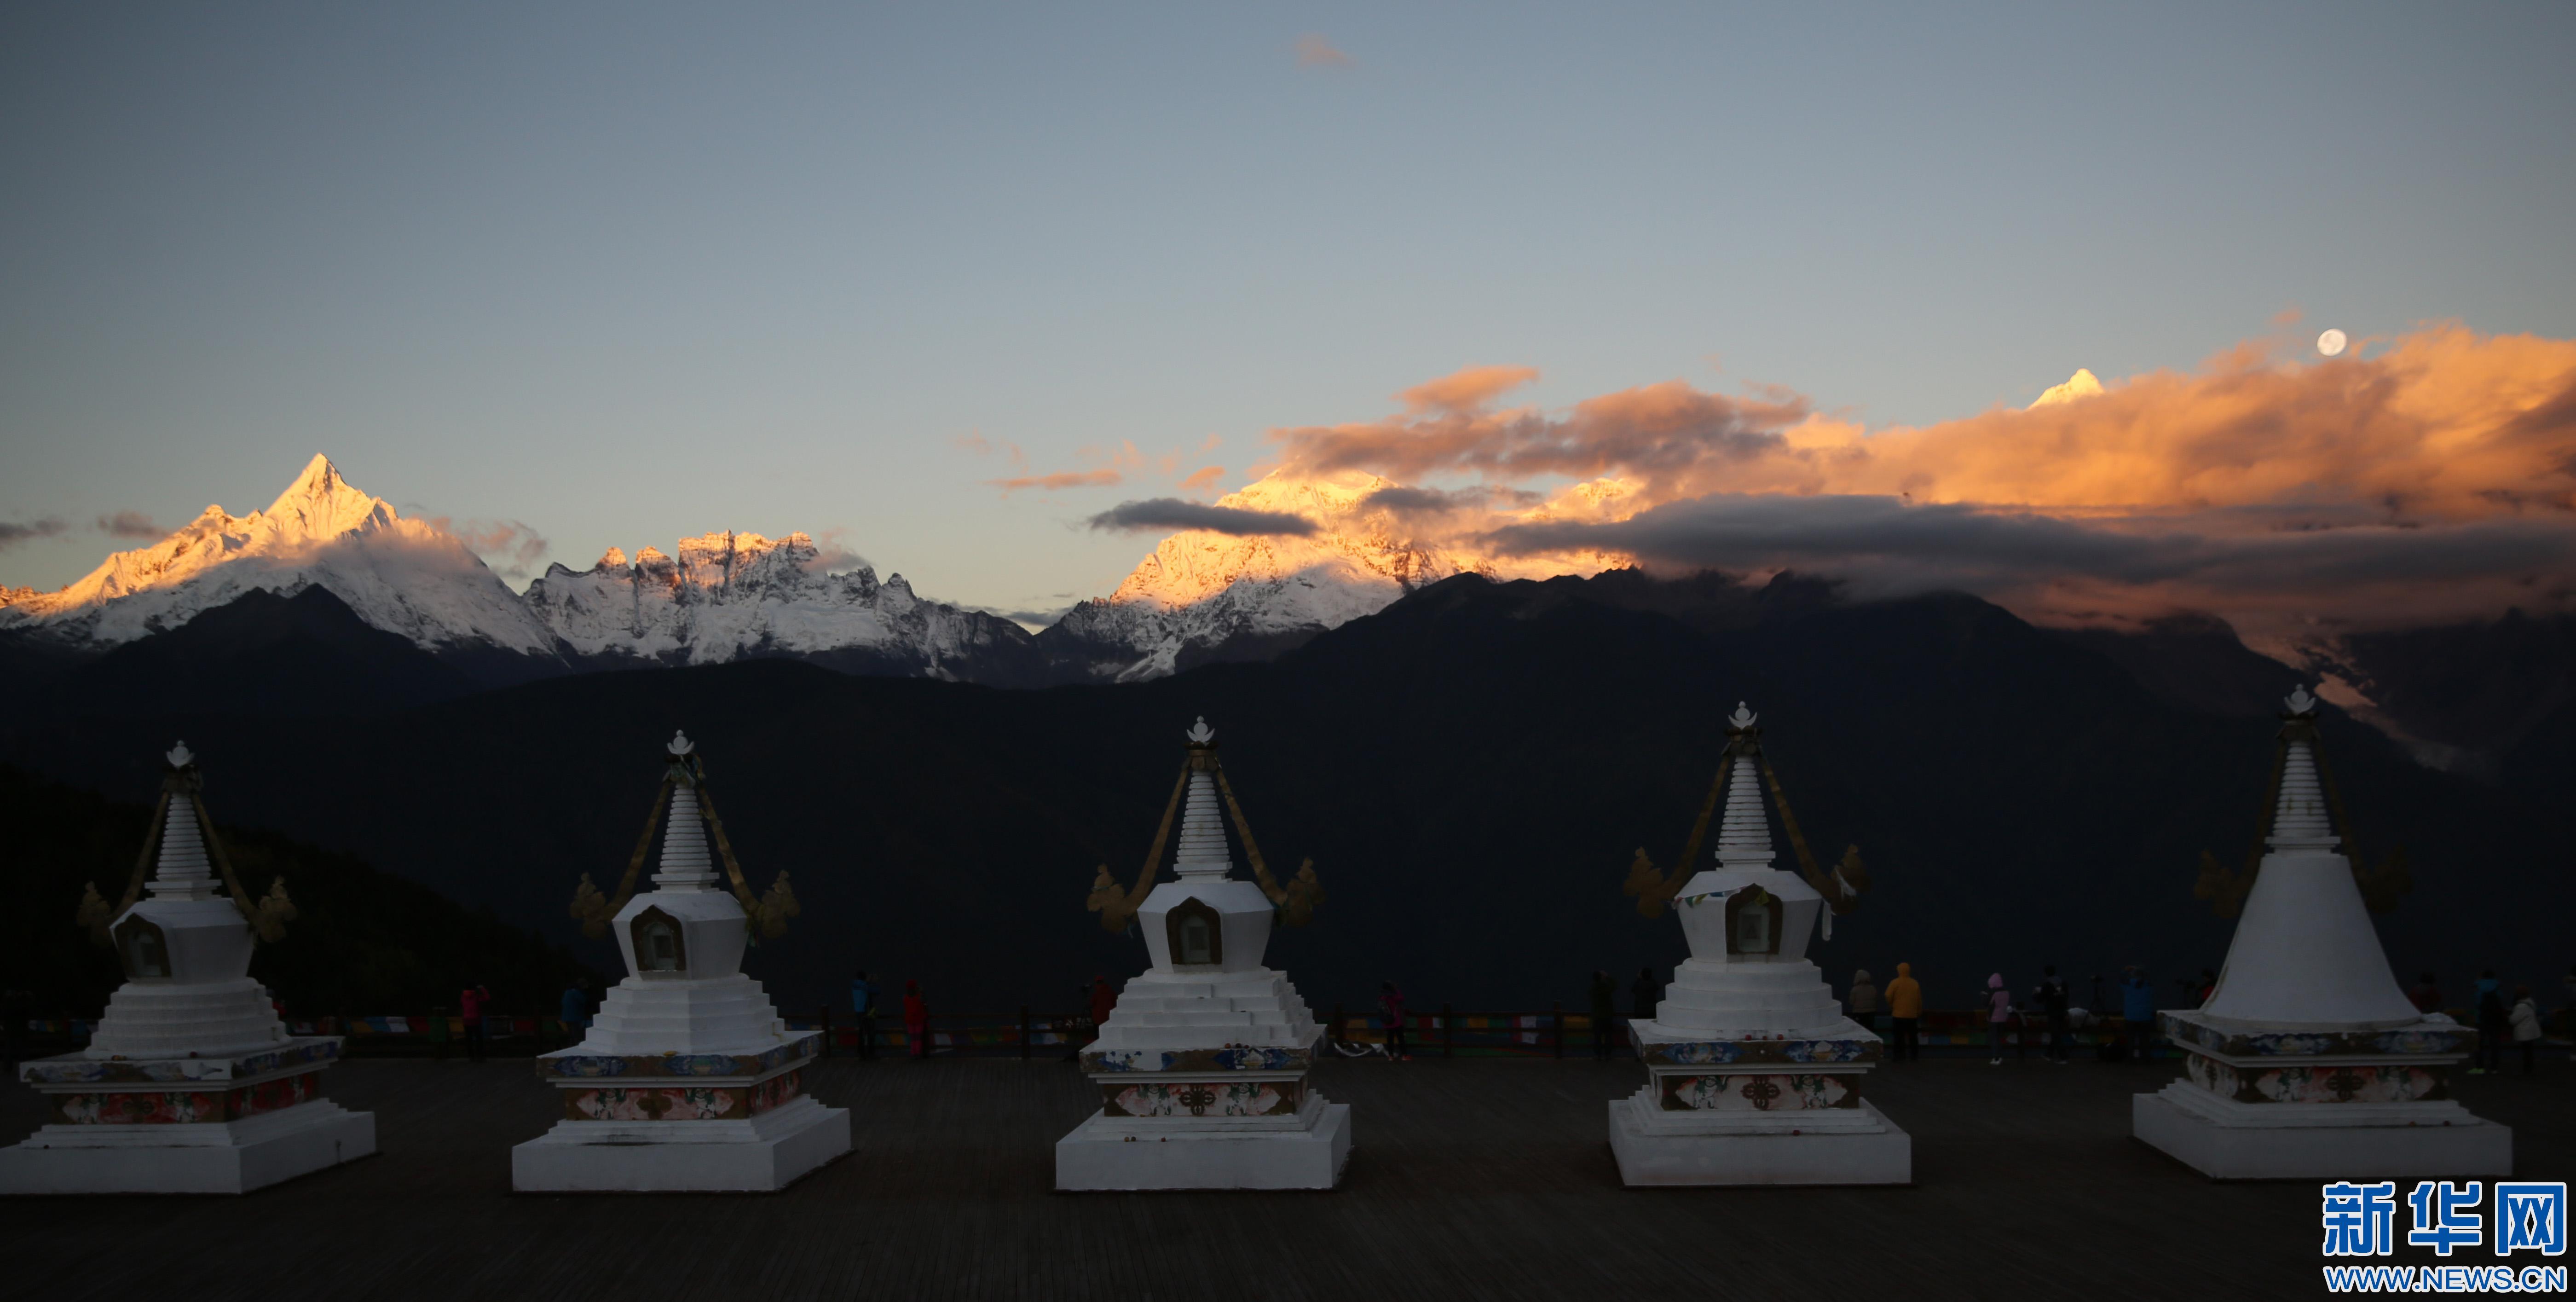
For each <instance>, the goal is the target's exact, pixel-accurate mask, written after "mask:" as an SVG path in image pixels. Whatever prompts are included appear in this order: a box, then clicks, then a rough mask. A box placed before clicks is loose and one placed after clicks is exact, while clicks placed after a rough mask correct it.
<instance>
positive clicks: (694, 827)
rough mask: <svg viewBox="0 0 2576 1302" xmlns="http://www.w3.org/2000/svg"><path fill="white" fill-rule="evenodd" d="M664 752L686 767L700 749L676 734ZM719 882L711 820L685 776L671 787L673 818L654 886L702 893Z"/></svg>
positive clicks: (664, 835) (694, 786)
mask: <svg viewBox="0 0 2576 1302" xmlns="http://www.w3.org/2000/svg"><path fill="white" fill-rule="evenodd" d="M663 749H665V750H667V751H669V752H670V753H671V762H672V763H673V764H686V763H687V762H688V757H689V754H690V753H691V752H692V751H695V750H696V749H697V746H696V744H695V743H693V742H691V741H690V740H689V734H687V733H685V732H675V733H673V734H671V744H670V745H668V746H666V747H664V748H663ZM715 880H716V866H715V860H714V859H713V858H712V857H710V856H709V855H708V854H707V820H706V816H705V815H704V814H702V813H700V812H699V811H698V787H697V784H696V783H694V782H690V781H688V780H686V778H685V777H684V778H683V779H682V780H681V781H678V782H675V783H673V784H672V785H671V819H670V822H669V823H667V824H665V825H664V828H663V832H662V862H661V865H660V866H659V867H657V868H656V869H655V870H654V872H653V884H654V885H655V886H660V887H671V888H676V889H679V890H702V889H704V888H706V887H707V886H709V885H711V884H713V883H714V881H715Z"/></svg>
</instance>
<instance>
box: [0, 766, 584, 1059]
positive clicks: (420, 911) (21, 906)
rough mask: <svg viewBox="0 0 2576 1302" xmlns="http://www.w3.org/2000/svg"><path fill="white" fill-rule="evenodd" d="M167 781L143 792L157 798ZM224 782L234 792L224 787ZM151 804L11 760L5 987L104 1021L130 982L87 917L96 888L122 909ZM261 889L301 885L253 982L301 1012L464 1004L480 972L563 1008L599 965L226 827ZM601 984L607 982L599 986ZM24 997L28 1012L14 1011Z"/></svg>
mask: <svg viewBox="0 0 2576 1302" xmlns="http://www.w3.org/2000/svg"><path fill="white" fill-rule="evenodd" d="M158 789H159V784H158V782H157V781H156V782H154V783H153V784H152V785H150V786H147V787H144V788H142V789H141V790H142V794H144V795H145V796H152V795H154V794H155V793H156V792H157V791H158ZM218 790H220V788H218ZM151 816H152V806H151V805H150V804H149V803H145V802H143V801H124V800H110V799H107V798H105V797H103V796H99V795H96V794H94V793H91V792H87V791H80V790H75V789H73V788H70V787H67V786H64V785H62V784H60V783H56V782H49V781H46V780H44V779H42V778H38V777H36V776H34V775H32V774H29V773H27V772H25V771H23V770H20V769H16V768H11V767H8V766H6V765H0V827H6V828H8V829H9V835H8V836H7V837H5V838H0V988H5V989H7V990H11V991H17V992H19V993H20V994H21V995H22V996H24V997H25V1001H24V1002H25V1007H26V1008H27V1009H28V1010H29V1011H31V1012H34V1013H38V1014H41V1015H47V1016H52V1015H58V1014H61V1013H65V1012H74V1013H80V1014H84V1015H91V1016H94V1015H96V1014H97V1013H98V1011H99V1010H100V1009H101V1008H102V1007H103V1006H105V1004H106V1002H107V996H108V993H109V992H110V991H112V990H114V989H115V988H116V986H117V985H118V984H119V983H120V982H122V981H123V980H124V976H123V973H122V972H121V971H120V970H119V969H118V967H117V963H116V958H115V956H114V955H113V954H112V953H110V952H109V951H108V949H107V948H106V947H104V946H101V945H99V944H97V943H95V942H94V941H92V940H91V938H90V936H89V933H88V932H86V931H84V930H82V929H81V928H79V927H76V926H74V925H73V923H72V920H73V916H74V914H75V912H76V911H77V909H78V907H79V905H80V900H81V892H82V889H83V888H84V887H87V886H95V887H97V889H98V893H99V897H100V898H101V899H103V900H106V901H108V902H109V903H110V904H113V903H114V902H115V901H117V900H118V899H120V898H122V897H123V895H124V893H125V888H126V884H127V882H129V881H130V880H131V879H132V875H133V872H134V861H135V856H136V855H137V854H138V853H139V852H140V851H141V850H142V848H143V841H144V834H145V832H146V831H147V830H148V825H149V823H150V822H151ZM221 828H222V834H223V837H224V844H225V846H226V847H227V849H228V851H229V853H230V854H231V856H232V860H233V864H234V867H235V868H236V869H237V870H238V871H239V872H240V874H241V878H242V887H243V889H244V890H246V891H248V892H249V893H250V894H251V895H252V896H254V897H256V896H259V895H262V894H265V893H266V892H267V890H268V888H269V883H270V882H271V881H272V880H273V879H275V878H278V877H281V876H282V877H284V878H285V879H286V889H287V893H288V894H289V895H290V896H291V897H292V898H293V899H294V901H295V904H296V908H297V910H298V913H299V915H300V916H298V917H297V919H296V920H295V921H293V922H291V923H288V924H287V928H286V935H285V938H284V939H282V940H279V941H277V942H275V943H266V944H262V945H260V946H259V947H258V948H257V949H256V950H254V951H253V953H252V957H251V969H250V970H251V975H252V976H254V977H257V978H258V979H259V980H260V981H261V982H263V983H264V984H266V985H267V986H268V988H269V989H271V990H273V991H275V992H277V995H278V997H279V998H280V999H282V1000H284V1001H285V1003H286V1007H287V1011H288V1013H289V1014H290V1015H292V1016H296V1017H312V1016H318V1015H323V1014H340V1013H405V1014H410V1013H425V1012H428V1011H429V1010H430V1009H432V1008H434V1007H439V1006H445V1007H448V1008H454V1007H455V1006H456V997H457V994H458V992H459V991H460V990H461V989H462V988H463V986H464V983H465V982H467V981H475V982H479V983H481V984H484V985H488V986H490V987H491V989H492V993H493V995H494V997H495V998H496V999H497V1000H499V1003H500V1007H502V1008H504V1009H507V1010H511V1011H514V1012H517V1011H524V1012H530V1013H535V1012H551V1011H552V1010H553V1009H554V1008H555V1006H556V996H557V995H558V993H559V992H561V991H562V989H563V987H564V985H565V983H566V982H568V981H569V980H571V978H572V977H573V976H574V975H576V974H581V973H584V972H586V971H587V969H584V968H583V967H582V966H581V965H580V964H579V963H578V961H576V960H575V959H574V958H573V956H572V955H571V954H570V953H569V952H568V951H566V950H565V949H564V948H563V947H562V946H561V945H557V944H552V943H549V942H547V941H546V940H544V939H542V938H541V937H539V936H537V935H536V934H535V933H534V932H533V931H531V930H529V929H527V928H524V927H519V926H513V925H510V924H507V923H504V922H502V921H501V920H500V919H499V918H497V917H495V916H494V915H493V914H492V912H491V910H489V909H468V908H466V907H464V906H462V905H459V904H457V903H456V902H455V901H453V900H450V899H447V898H445V897H443V896H441V895H440V894H439V893H437V892H436V891H433V890H431V889H429V888H428V887H426V886H423V885H421V884H420V883H418V882H414V881H407V880H405V879H403V878H400V877H396V876H394V875H392V874H390V873H386V872H383V871H380V870H378V869H376V868H373V867H370V866H368V865H367V864H366V863H364V862H362V861H360V860H358V859H356V858H355V857H353V856H351V855H347V854H341V853H335V852H331V851H326V850H319V849H316V848H314V847H313V846H310V845H306V844H303V843H302V842H299V841H295V840H292V839H290V838H287V837H284V836H280V835H278V834H277V833H274V832H270V831H264V830H261V829H256V828H243V827H239V826H235V825H231V824H229V823H226V824H221ZM599 981H600V978H599V977H597V976H593V988H594V989H596V988H597V987H598V984H599ZM13 1006H14V1005H13Z"/></svg>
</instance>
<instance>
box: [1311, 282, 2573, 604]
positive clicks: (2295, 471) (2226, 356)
mask: <svg viewBox="0 0 2576 1302" xmlns="http://www.w3.org/2000/svg"><path fill="white" fill-rule="evenodd" d="M1535 374H1536V373H1535V372H1533V371H1530V370H1528V369H1527V368H1521V367H1476V368H1471V369H1469V370H1464V371H1460V372H1458V373H1456V374H1454V375H1450V376H1446V377H1443V378H1441V379H1438V380H1434V381H1431V382H1429V383H1427V384H1423V385H1420V386H1417V387H1416V388H1413V389H1409V390H1407V391H1405V392H1404V393H1403V394H1401V395H1398V401H1399V402H1400V403H1401V404H1402V405H1403V410H1402V411H1401V413H1399V414H1397V415H1394V416H1390V417H1386V418H1384V419H1380V420H1376V421H1368V422H1361V423H1354V424H1343V425H1331V426H1311V427H1300V428H1291V429H1280V430H1274V431H1272V432H1271V434H1270V438H1271V439H1272V440H1273V441H1274V442H1275V443H1276V444H1277V445H1278V447H1279V452H1280V458H1279V465H1280V469H1279V471H1278V472H1277V473H1278V474H1279V475H1280V476H1282V477H1284V478H1287V479H1292V480H1294V479H1322V478H1326V477H1331V476H1335V475H1347V474H1350V473H1354V472H1368V473H1373V474H1377V475H1382V476H1385V477H1386V478H1388V479H1391V480H1394V481H1397V482H1398V483H1400V484H1405V485H1420V484H1422V483H1423V481H1425V480H1438V479H1440V478H1442V477H1461V476H1463V477H1467V478H1471V479H1473V480H1477V481H1481V482H1482V483H1483V484H1484V485H1485V486H1486V487H1487V488H1489V489H1491V488H1496V487H1499V486H1502V485H1511V484H1522V483H1530V482H1532V481H1536V482H1537V483H1538V484H1539V485H1540V486H1542V487H1548V486H1549V485H1550V483H1551V482H1552V484H1553V486H1552V488H1550V491H1549V495H1548V496H1547V498H1546V500H1544V501H1542V502H1539V503H1537V504H1536V505H1534V506H1533V505H1525V504H1524V503H1522V502H1520V501H1516V500H1514V499H1513V498H1512V497H1508V496H1501V497H1488V498H1486V499H1483V500H1482V501H1478V500H1476V499H1468V498H1460V497H1457V495H1455V494H1454V493H1453V494H1448V495H1442V494H1439V493H1437V492H1436V490H1431V489H1429V488H1427V487H1425V488H1415V487H1406V488H1404V489H1402V490H1401V491H1386V492H1384V493H1383V494H1382V497H1383V501H1382V502H1381V503H1380V505H1381V506H1382V507H1383V508H1384V509H1386V510H1389V511H1397V510H1398V509H1399V508H1401V526H1400V527H1401V528H1403V529H1406V530H1409V531H1411V533H1412V535H1413V536H1414V539H1415V541H1416V542H1417V543H1419V544H1424V545H1431V546H1443V547H1448V548H1451V549H1452V550H1454V551H1456V552H1458V553H1460V554H1470V553H1472V554H1479V555H1491V556H1498V557H1512V558H1518V560H1519V561H1520V562H1521V563H1524V564H1527V563H1533V562H1536V563H1545V562H1546V558H1548V557H1552V556H1553V557H1563V558H1566V560H1565V562H1564V563H1565V564H1566V565H1567V566H1568V567H1569V568H1580V564H1578V562H1577V559H1576V558H1578V557H1584V558H1591V559H1590V560H1587V561H1584V562H1582V563H1583V564H1589V563H1597V559H1598V558H1599V557H1600V556H1602V555H1604V554H1614V555H1625V556H1629V557H1632V558H1635V559H1637V560H1640V561H1642V562H1645V563H1648V564H1654V565H1662V566H1667V567H1672V568H1686V567H1687V568H1696V567H1700V566H1715V567H1719V568H1729V569H1737V570H1753V571H1761V570H1768V569H1779V568H1792V567H1794V568H1798V569H1802V570H1807V571H1810V572H1820V573H1830V574H1838V575H1842V576H1844V577H1848V578H1851V579H1853V580H1854V581H1855V582H1856V583H1857V584H1858V586H1859V587H1860V588H1862V589H1864V590H1875V591H1895V590H1903V589H1917V590H1919V589H1922V588H1927V587H1961V588H1966V589H1968V590H1971V591H1978V592H1983V593H1986V594H1988V595H1992V596H1995V597H1997V598H1998V599H2000V600H2005V601H2007V602H2008V604H2013V605H2015V606H2016V608H2018V609H2021V610H2022V611H2023V612H2024V613H2025V614H2030V615H2034V616H2039V617H2048V618H2060V619H2070V620H2088V619H2097V618H2134V617H2141V616H2147V615H2153V614H2157V613H2163V612H2166V611H2170V610H2172V609H2175V608H2177V607H2193V608H2200V609H2212V610H2219V611H2223V612H2227V613H2229V614H2230V617H2231V618H2235V619H2237V620H2239V622H2240V628H2243V627H2246V621H2249V620H2250V621H2253V622H2255V623H2260V622H2262V621H2264V620H2266V619H2272V620H2275V621H2277V620H2280V619H2289V618H2294V617H2295V618H2299V619H2325V620H2341V621H2355V622H2379V623H2389V622H2407V621H2410V620H2417V619H2424V618H2432V617H2436V616H2440V617H2464V616H2465V615H2467V614H2470V613H2475V612H2477V611H2485V612H2488V613H2492V612H2493V611H2495V610H2497V609H2501V608H2502V607H2503V606H2505V605H2510V604H2520V605H2525V606H2530V607H2535V608H2554V607H2566V606H2576V341H2570V340H2558V339H2546V338H2539V337H2535V336H2529V335H2506V336H2494V335H2482V334H2479V333H2477V332H2475V331H2471V330H2468V329H2466V328H2463V327H2460V326H2457V325H2438V326H2431V327H2426V328H2423V329H2419V330H2416V331H2414V332H2411V333H2408V334H2404V335H2401V336H2398V337H2397V338H2395V339H2394V340H2392V341H2390V343H2389V345H2388V346H2387V347H2386V348H2385V350H2384V351H2381V352H2379V353H2377V354H2376V355H2374V356H2370V357H2366V358H2365V357H2363V356H2361V355H2360V354H2359V350H2355V352H2354V353H2352V354H2348V355H2346V356H2343V357H2339V358H2335V359H2331V360H2323V361H2319V360H2314V359H2302V360H2297V361H2283V360H2280V359H2279V358H2277V357H2276V356H2275V355H2274V354H2273V352H2272V350H2271V349H2270V348H2269V347H2268V346H2264V345H2253V344H2249V345H2245V346H2240V347H2238V348H2235V349H2231V350H2229V351H2227V352H2225V353H2222V354H2220V355H2218V356H2216V357H2214V358H2212V359H2211V360H2210V361H2208V362H2207V363H2205V364H2204V365H2203V366H2201V367H2200V368H2199V369H2197V370H2195V371H2192V372H2189V373H2184V372H2178V371H2170V370H2165V371H2155V372H2151V373H2148V374H2145V375H2139V376H2134V377H2131V378H2129V379H2127V380H2125V381H2121V382H2118V383H2114V384H2110V385H2108V386H2106V387H2104V388H2103V389H2102V391H2100V392H2098V393H2097V392H2091V391H2089V389H2088V390H2087V391H2085V392H2083V393H2081V394H2079V395H2076V396H2071V397H2068V398H2067V399H2066V400H2062V401H2057V402H2052V403H2049V404H2046V405H2042V406H2038V407H2035V408H2032V409H2030V410H2007V409H2000V408H1999V409H1996V410H1992V411H1987V412H1984V413H1981V414H1978V415H1975V416H1971V417H1967V418H1965V419H1961V420H1954V421H1944V422H1941V423H1938V424H1934V425H1927V426H1923V427H1919V428H1906V427H1900V428H1893V429H1885V430H1880V431H1876V432H1872V431H1869V430H1866V429H1864V428H1862V427H1860V426H1858V425H1855V424H1852V423H1849V422H1846V421H1841V420H1836V419H1831V418H1827V417H1823V416H1818V415H1816V414H1814V412H1813V409H1812V407H1811V405H1810V404H1809V403H1808V401H1807V400H1806V399H1805V398H1803V397H1801V396H1799V395H1797V394H1795V393H1791V392H1787V391H1785V390H1778V389H1753V390H1748V391H1747V392H1745V393H1743V394H1741V395H1739V396H1733V397H1729V396H1726V395H1721V394H1715V393H1708V392H1705V391H1702V390H1699V389H1697V388H1694V387H1693V386H1691V385H1689V384H1687V383H1684V382H1681V381H1678V380H1675V381H1668V382H1665V383H1661V384H1653V385H1646V386H1642V387H1638V388H1633V389H1626V390H1621V391H1619V392H1616V393H1610V394H1604V395H1601V396H1599V397H1595V398H1591V399H1587V400H1585V401H1583V402H1579V403H1577V404H1575V405H1574V406H1573V407H1571V408H1569V409H1565V410H1562V411H1557V412H1548V411H1542V410H1539V409H1536V408H1518V409H1497V408H1496V407H1495V406H1494V405H1493V404H1494V402H1495V400H1496V399H1497V398H1499V397H1500V396H1501V395H1503V394H1505V393H1507V392H1509V391H1510V390H1511V389H1512V388H1514V387H1517V386H1518V385H1520V384H1524V383H1527V382H1528V381H1529V380H1530V379H1532V378H1534V377H1535ZM1408 494H1410V496H1407V495H1408ZM1417 499H1419V500H1417ZM1432 507H1437V508H1439V509H1436V510H1435V509H1429V508H1432Z"/></svg>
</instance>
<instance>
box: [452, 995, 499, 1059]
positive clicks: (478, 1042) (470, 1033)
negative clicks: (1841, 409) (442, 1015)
mask: <svg viewBox="0 0 2576 1302" xmlns="http://www.w3.org/2000/svg"><path fill="white" fill-rule="evenodd" d="M491 998H492V992H491V991H489V990H486V989H484V988H483V987H481V986H467V987H466V988H465V993H464V994H462V995H459V996H458V997H457V1000H456V1006H457V1008H458V1010H459V1011H460V1012H462V1013H463V1014H464V1021H465V1060H466V1061H467V1062H481V1061H483V1005H484V1004H486V1003H488V1002H490V1001H491Z"/></svg>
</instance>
